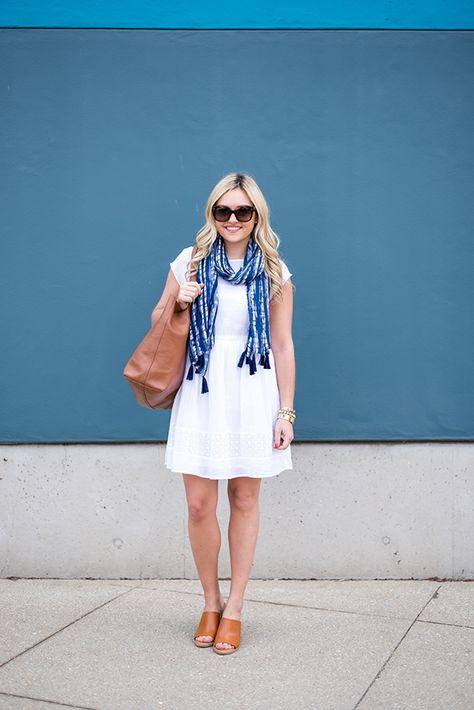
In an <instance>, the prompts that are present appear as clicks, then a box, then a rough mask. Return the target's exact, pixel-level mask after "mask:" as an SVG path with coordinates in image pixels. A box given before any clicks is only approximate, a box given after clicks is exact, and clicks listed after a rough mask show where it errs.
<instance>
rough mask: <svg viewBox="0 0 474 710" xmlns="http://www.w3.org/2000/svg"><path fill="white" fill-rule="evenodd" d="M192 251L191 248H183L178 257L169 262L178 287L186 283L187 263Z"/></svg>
mask: <svg viewBox="0 0 474 710" xmlns="http://www.w3.org/2000/svg"><path fill="white" fill-rule="evenodd" d="M192 251H193V247H192V246H190V247H185V248H184V249H183V250H182V251H180V252H179V254H178V256H177V257H176V258H175V259H173V261H170V267H171V270H172V272H173V274H174V275H175V277H176V281H177V282H178V283H179V285H180V286H182V285H183V284H184V282H185V281H186V278H185V276H186V269H187V268H188V262H189V261H190V259H191V255H192Z"/></svg>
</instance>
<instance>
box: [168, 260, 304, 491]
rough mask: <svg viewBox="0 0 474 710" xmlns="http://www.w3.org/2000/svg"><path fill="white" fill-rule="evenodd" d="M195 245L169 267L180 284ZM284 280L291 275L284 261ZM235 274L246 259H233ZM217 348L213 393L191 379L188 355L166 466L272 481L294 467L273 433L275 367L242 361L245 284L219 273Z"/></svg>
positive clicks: (198, 378)
mask: <svg viewBox="0 0 474 710" xmlns="http://www.w3.org/2000/svg"><path fill="white" fill-rule="evenodd" d="M192 249H193V246H190V247H186V248H185V249H183V250H182V251H181V252H180V254H178V256H177V257H176V259H174V261H172V262H171V263H170V267H171V268H172V270H173V273H174V275H175V276H176V279H177V281H178V283H179V284H180V285H181V284H183V283H184V281H185V272H186V268H187V264H188V262H189V260H190V259H191V253H192ZM280 261H281V264H282V269H283V280H284V281H286V280H287V279H288V278H289V277H290V276H291V273H290V272H289V270H288V267H287V266H286V264H285V263H284V261H282V260H280ZM229 263H230V265H231V266H232V268H233V269H234V270H235V271H237V270H238V269H239V268H240V267H241V266H242V265H243V263H244V260H243V259H229ZM217 290H218V298H219V305H218V308H217V314H216V321H215V343H214V346H213V347H212V348H211V350H210V355H209V364H208V369H207V373H206V379H207V382H208V386H209V392H206V393H204V394H202V393H201V385H202V375H200V374H198V373H196V372H195V371H193V379H192V380H187V379H186V376H187V374H188V370H189V366H190V359H189V352H187V356H186V365H185V369H184V378H183V382H182V384H181V387H180V388H179V390H178V392H177V394H176V397H175V399H174V402H173V407H172V410H171V418H170V426H169V433H168V440H167V443H166V450H165V466H166V467H167V468H169V469H170V470H171V471H176V472H178V473H191V474H194V475H197V476H202V477H204V478H211V479H227V478H236V477H237V476H250V477H251V478H267V477H269V476H275V475H277V474H278V473H280V472H281V471H284V470H286V469H292V468H293V464H292V459H291V444H290V445H289V446H288V448H287V449H280V450H279V449H276V448H275V447H274V428H275V423H276V419H277V414H278V409H279V407H280V395H279V390H278V384H277V377H276V370H275V361H274V356H273V352H272V351H271V350H270V353H269V358H270V366H271V368H270V369H269V370H268V369H267V370H265V369H264V367H263V366H262V365H259V364H258V361H259V359H260V356H259V355H258V356H257V357H256V362H257V372H256V373H254V374H253V375H250V371H249V366H248V364H247V363H245V362H244V364H243V366H242V367H238V366H237V363H238V361H239V358H240V356H241V354H242V352H243V350H244V349H245V345H246V342H247V334H248V328H249V317H248V309H247V286H246V284H238V285H236V284H233V283H231V282H229V281H227V280H226V279H224V278H222V277H221V276H219V275H218V283H217Z"/></svg>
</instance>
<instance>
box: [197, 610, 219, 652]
mask: <svg viewBox="0 0 474 710" xmlns="http://www.w3.org/2000/svg"><path fill="white" fill-rule="evenodd" d="M220 618H221V612H220V611H203V612H202V615H201V620H200V622H199V626H198V627H197V629H196V632H195V634H194V637H193V641H194V645H195V646H199V647H200V648H209V646H212V644H213V643H214V637H215V635H216V632H217V629H218V627H219V621H220ZM196 636H212V641H198V639H197V638H196Z"/></svg>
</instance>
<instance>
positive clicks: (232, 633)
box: [212, 616, 242, 656]
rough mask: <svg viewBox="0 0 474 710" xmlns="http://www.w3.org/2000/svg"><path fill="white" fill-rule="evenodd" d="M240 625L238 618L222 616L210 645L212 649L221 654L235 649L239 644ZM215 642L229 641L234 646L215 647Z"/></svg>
mask: <svg viewBox="0 0 474 710" xmlns="http://www.w3.org/2000/svg"><path fill="white" fill-rule="evenodd" d="M241 626H242V625H241V622H240V620H239V619H228V618H227V617H226V616H222V617H221V622H220V624H219V628H218V629H217V633H216V637H215V639H214V643H213V645H212V648H213V649H214V651H215V652H216V653H219V654H220V655H221V656H226V655H227V654H229V653H234V652H235V651H237V649H238V648H239V646H240V632H241ZM216 643H231V644H232V645H233V646H234V648H216Z"/></svg>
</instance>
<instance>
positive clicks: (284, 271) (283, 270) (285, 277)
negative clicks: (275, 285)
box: [270, 259, 293, 299]
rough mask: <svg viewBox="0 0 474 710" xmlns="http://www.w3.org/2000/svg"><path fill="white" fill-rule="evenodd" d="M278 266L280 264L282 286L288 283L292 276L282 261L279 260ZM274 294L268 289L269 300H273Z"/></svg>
mask: <svg viewBox="0 0 474 710" xmlns="http://www.w3.org/2000/svg"><path fill="white" fill-rule="evenodd" d="M280 264H281V275H282V278H283V284H285V283H286V281H288V279H289V278H290V276H292V275H293V274H292V273H291V271H290V270H289V268H288V267H287V265H286V264H285V262H284V261H283V259H280ZM283 284H282V285H283ZM274 294H275V291H274V290H273V289H272V288H271V289H270V299H272V298H273V296H274Z"/></svg>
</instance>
